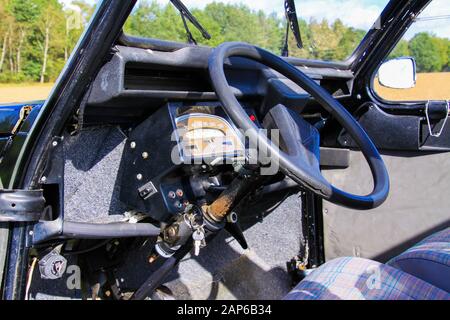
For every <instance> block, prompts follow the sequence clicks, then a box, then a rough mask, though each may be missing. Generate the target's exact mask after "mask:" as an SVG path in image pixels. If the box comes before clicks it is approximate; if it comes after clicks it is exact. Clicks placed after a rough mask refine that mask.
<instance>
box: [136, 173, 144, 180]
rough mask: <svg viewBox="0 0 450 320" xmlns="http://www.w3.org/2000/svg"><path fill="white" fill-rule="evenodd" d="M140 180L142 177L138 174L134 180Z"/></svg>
mask: <svg viewBox="0 0 450 320" xmlns="http://www.w3.org/2000/svg"><path fill="white" fill-rule="evenodd" d="M142 178H143V176H142V174H140V173H139V174H138V175H137V176H136V179H138V180H139V181H141V180H142Z"/></svg>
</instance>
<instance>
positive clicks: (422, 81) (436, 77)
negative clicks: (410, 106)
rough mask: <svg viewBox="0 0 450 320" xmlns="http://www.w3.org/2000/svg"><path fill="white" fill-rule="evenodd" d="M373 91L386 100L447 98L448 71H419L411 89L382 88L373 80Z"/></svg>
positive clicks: (448, 90) (449, 82)
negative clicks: (415, 82)
mask: <svg viewBox="0 0 450 320" xmlns="http://www.w3.org/2000/svg"><path fill="white" fill-rule="evenodd" d="M375 91H376V92H377V93H378V95H380V97H382V98H384V99H386V100H393V101H402V100H403V101H404V100H411V101H414V100H449V99H450V72H441V73H419V74H417V84H416V86H415V87H414V88H412V89H389V88H384V87H382V86H380V85H379V84H378V81H375Z"/></svg>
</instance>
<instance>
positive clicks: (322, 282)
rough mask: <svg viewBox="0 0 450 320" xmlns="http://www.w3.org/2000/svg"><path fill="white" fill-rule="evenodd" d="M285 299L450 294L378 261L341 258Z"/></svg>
mask: <svg viewBox="0 0 450 320" xmlns="http://www.w3.org/2000/svg"><path fill="white" fill-rule="evenodd" d="M285 299H287V300H337V299H344V300H425V299H427V300H450V294H449V293H447V292H445V291H443V290H441V289H438V288H436V287H434V286H432V285H430V284H428V283H426V282H425V281H422V280H420V279H418V278H416V277H414V276H412V275H409V274H407V273H405V272H403V271H401V270H398V269H394V268H392V267H390V266H387V265H383V264H380V263H378V262H375V261H371V260H367V259H362V258H338V259H335V260H332V261H329V262H327V263H325V264H324V265H322V266H321V267H319V268H318V269H316V270H314V271H313V272H312V273H311V274H309V275H308V276H307V277H306V278H305V279H304V280H303V281H302V282H300V284H299V285H298V286H297V287H296V288H295V289H294V290H293V291H291V292H290V293H289V294H288V295H287V296H286V298H285Z"/></svg>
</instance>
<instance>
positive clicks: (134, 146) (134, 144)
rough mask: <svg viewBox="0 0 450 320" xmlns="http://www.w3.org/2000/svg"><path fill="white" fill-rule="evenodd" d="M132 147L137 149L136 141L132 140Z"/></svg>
mask: <svg viewBox="0 0 450 320" xmlns="http://www.w3.org/2000/svg"><path fill="white" fill-rule="evenodd" d="M130 147H131V149H136V142H134V141H132V142H131V143H130Z"/></svg>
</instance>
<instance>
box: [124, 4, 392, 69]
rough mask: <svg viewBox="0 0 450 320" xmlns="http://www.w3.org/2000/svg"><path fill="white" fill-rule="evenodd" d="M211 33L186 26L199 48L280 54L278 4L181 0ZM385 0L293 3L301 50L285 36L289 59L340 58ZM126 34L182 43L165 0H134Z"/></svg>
mask: <svg viewBox="0 0 450 320" xmlns="http://www.w3.org/2000/svg"><path fill="white" fill-rule="evenodd" d="M182 2H183V3H184V4H185V5H186V7H187V8H188V9H189V10H190V11H191V12H192V14H193V15H194V16H195V18H196V19H197V20H198V21H199V22H200V24H201V25H202V26H203V27H204V28H205V29H206V30H207V31H208V33H209V34H210V35H211V39H209V40H207V39H205V38H204V37H202V34H201V33H200V32H199V31H198V30H197V29H196V28H195V27H194V26H193V25H192V24H191V23H190V22H187V25H188V27H189V29H190V31H191V32H192V35H193V38H194V39H195V41H197V43H198V44H199V45H208V46H212V47H215V46H218V45H219V44H221V43H222V42H225V41H244V42H248V43H251V44H254V45H257V46H260V47H262V48H265V49H268V50H270V51H272V52H273V53H275V54H280V53H281V52H282V48H283V44H284V39H285V33H286V18H285V14H284V0H258V1H254V0H215V1H213V0H182ZM388 2H389V1H388V0H296V1H295V5H296V9H297V16H298V19H299V25H300V31H301V36H302V40H303V45H304V47H303V48H302V49H299V48H297V46H296V42H295V39H294V37H293V35H292V32H290V34H289V55H290V56H294V57H299V58H307V59H319V60H335V61H339V60H345V59H346V58H347V57H349V56H350V55H351V53H352V52H353V51H354V50H355V48H356V47H357V46H358V44H359V43H360V42H361V40H362V38H363V37H364V35H365V34H366V32H367V31H368V30H369V29H370V27H372V25H373V24H374V22H375V21H376V19H377V18H378V17H379V15H380V13H381V11H382V10H383V8H384V7H385V6H386V4H387V3H388ZM125 32H126V33H127V34H129V35H134V36H141V37H146V38H157V39H163V40H172V41H177V42H187V41H188V40H187V39H188V37H187V34H186V30H185V28H184V25H183V20H182V18H181V16H180V14H179V12H178V10H177V9H176V8H175V7H174V6H173V5H172V4H171V3H170V1H169V0H158V1H156V0H153V1H152V0H140V1H138V3H137V5H136V7H135V9H134V11H133V13H132V14H131V16H130V17H129V19H128V21H127V23H126V25H125Z"/></svg>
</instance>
